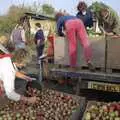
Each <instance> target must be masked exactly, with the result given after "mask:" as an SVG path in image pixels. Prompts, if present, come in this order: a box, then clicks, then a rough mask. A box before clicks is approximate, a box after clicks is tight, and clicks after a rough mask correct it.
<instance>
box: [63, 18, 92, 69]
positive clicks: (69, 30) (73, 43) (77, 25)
mask: <svg viewBox="0 0 120 120" xmlns="http://www.w3.org/2000/svg"><path fill="white" fill-rule="evenodd" d="M65 29H66V36H67V39H68V41H69V56H70V65H71V67H75V66H76V62H77V40H78V39H79V40H80V43H81V45H82V47H83V50H84V56H85V60H86V62H88V61H90V60H91V56H92V54H91V53H92V52H91V48H90V43H89V40H88V35H87V32H86V29H85V27H84V24H83V22H82V21H81V20H80V19H77V18H76V19H72V20H68V21H66V23H65Z"/></svg>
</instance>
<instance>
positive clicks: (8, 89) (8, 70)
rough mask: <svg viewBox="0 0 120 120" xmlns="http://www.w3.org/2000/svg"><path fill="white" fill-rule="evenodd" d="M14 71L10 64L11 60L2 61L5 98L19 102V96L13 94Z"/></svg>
mask: <svg viewBox="0 0 120 120" xmlns="http://www.w3.org/2000/svg"><path fill="white" fill-rule="evenodd" d="M15 73H16V71H15V69H14V67H13V64H12V62H11V59H5V60H4V68H2V77H1V79H2V81H3V84H4V89H5V93H6V95H7V97H8V98H9V99H11V100H14V101H19V100H20V98H21V95H20V94H18V93H16V92H15V90H14V89H15V85H14V84H15V83H14V82H15Z"/></svg>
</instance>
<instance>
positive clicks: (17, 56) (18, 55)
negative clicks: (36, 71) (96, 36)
mask: <svg viewBox="0 0 120 120" xmlns="http://www.w3.org/2000/svg"><path fill="white" fill-rule="evenodd" d="M27 56H28V52H27V51H26V50H25V49H19V50H16V51H15V52H14V55H13V60H14V62H17V63H22V62H23V61H24V60H25V59H26V57H27Z"/></svg>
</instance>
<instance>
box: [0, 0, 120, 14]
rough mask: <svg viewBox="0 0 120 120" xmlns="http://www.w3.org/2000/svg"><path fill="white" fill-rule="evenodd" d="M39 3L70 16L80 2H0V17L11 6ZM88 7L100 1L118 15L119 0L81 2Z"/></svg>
mask: <svg viewBox="0 0 120 120" xmlns="http://www.w3.org/2000/svg"><path fill="white" fill-rule="evenodd" d="M35 1H36V2H39V3H41V4H43V3H48V4H51V5H52V6H53V7H54V8H55V9H56V10H60V9H65V10H66V11H67V12H69V13H71V14H76V12H77V10H76V6H77V4H78V2H79V1H80V0H0V15H2V14H5V13H7V11H8V9H9V7H10V6H11V5H12V4H16V5H19V4H22V3H24V4H25V5H31V4H32V3H34V2H35ZM82 1H85V2H86V3H87V4H88V5H90V4H91V3H92V2H94V1H102V2H104V3H106V4H107V5H110V6H111V7H112V8H113V9H114V10H116V11H117V12H118V14H119V15H120V7H119V5H120V0H82Z"/></svg>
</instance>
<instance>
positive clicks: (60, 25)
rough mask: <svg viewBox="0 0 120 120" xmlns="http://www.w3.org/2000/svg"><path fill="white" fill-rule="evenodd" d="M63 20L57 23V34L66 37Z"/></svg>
mask: <svg viewBox="0 0 120 120" xmlns="http://www.w3.org/2000/svg"><path fill="white" fill-rule="evenodd" d="M63 24H64V23H63V20H62V19H59V20H58V22H57V33H58V35H59V36H64V33H63V31H62V30H63Z"/></svg>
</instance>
